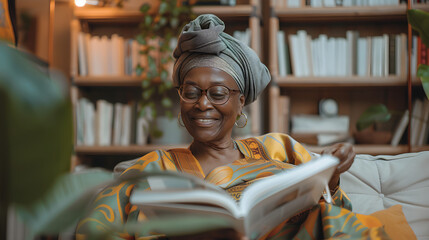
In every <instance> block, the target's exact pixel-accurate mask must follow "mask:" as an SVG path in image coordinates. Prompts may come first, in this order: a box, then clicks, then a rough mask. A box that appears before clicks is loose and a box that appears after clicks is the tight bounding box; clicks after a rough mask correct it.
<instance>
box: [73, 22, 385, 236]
mask: <svg viewBox="0 0 429 240" xmlns="http://www.w3.org/2000/svg"><path fill="white" fill-rule="evenodd" d="M224 28H225V26H224V24H223V22H222V21H221V20H220V19H219V18H217V17H216V16H214V15H209V14H208V15H201V16H199V17H198V18H197V19H195V20H194V21H192V22H190V23H189V24H188V25H186V26H185V27H184V29H183V31H182V33H181V35H180V37H179V39H178V45H177V48H176V49H175V51H174V57H175V58H176V62H175V66H174V71H173V80H174V83H175V85H176V87H177V88H178V89H179V91H178V92H179V95H180V98H181V100H180V110H181V112H180V114H179V120H180V118H182V119H183V123H184V125H185V127H186V129H187V130H188V132H189V133H190V134H191V135H192V137H193V142H192V143H191V145H190V146H189V147H188V148H183V149H171V150H169V151H163V150H157V151H154V152H152V153H149V154H147V155H145V156H143V157H141V158H140V159H138V160H135V161H133V162H131V163H127V164H131V166H130V167H128V168H127V169H125V170H124V171H123V172H122V176H138V175H139V174H141V173H142V172H145V171H165V170H169V171H180V172H185V173H188V174H192V175H194V176H197V177H200V178H202V179H204V180H205V181H207V182H209V183H212V184H215V185H218V186H219V187H221V188H223V189H225V191H227V192H228V193H229V194H230V195H231V196H233V197H234V198H235V199H236V200H239V199H240V196H241V193H242V192H243V190H244V189H245V188H246V187H247V186H249V185H250V184H251V183H253V182H255V181H258V180H260V179H261V178H264V177H267V176H270V175H274V174H276V173H280V172H282V171H285V170H286V169H290V168H293V167H295V166H296V165H300V164H302V163H305V162H308V161H311V160H312V159H313V157H315V156H316V155H315V154H313V153H311V152H308V151H307V150H306V149H305V148H304V147H303V146H302V145H301V144H299V143H298V142H296V141H295V140H294V139H292V138H290V137H289V136H288V135H285V134H279V133H271V134H266V135H264V136H259V137H251V138H247V139H240V140H234V139H232V136H231V134H232V129H233V128H234V125H236V122H237V120H239V119H241V118H246V117H245V115H244V114H242V110H243V107H244V106H245V105H247V104H249V103H251V102H253V101H255V99H256V98H257V97H258V95H259V94H260V93H261V92H262V91H263V89H264V88H265V87H266V86H267V85H268V83H269V82H270V73H269V71H268V70H267V68H266V67H265V65H264V64H262V63H261V61H260V60H259V58H258V56H257V55H256V54H255V52H254V51H253V50H252V49H250V48H249V47H247V46H246V45H245V44H243V43H241V42H239V41H238V40H236V39H234V38H232V37H231V36H230V35H228V34H226V33H224V32H223V30H224ZM324 153H325V154H331V155H334V156H336V157H337V158H338V159H339V160H340V164H339V165H338V167H337V169H336V171H335V173H334V175H333V176H332V178H331V180H330V182H329V187H330V188H331V189H332V191H331V194H332V195H333V204H327V203H325V202H323V201H320V202H319V204H318V205H316V206H314V207H313V208H312V209H307V210H306V211H304V212H301V213H299V214H298V215H296V216H294V217H292V218H290V219H284V222H283V223H282V224H280V225H278V226H269V227H271V228H272V229H273V230H272V231H271V232H270V233H269V234H267V235H266V236H259V237H258V239H292V238H299V239H325V238H333V237H335V238H336V239H337V238H338V239H340V238H346V239H356V238H371V239H388V237H387V235H385V233H384V231H383V228H382V227H381V224H380V222H378V220H377V219H375V218H372V217H369V216H363V215H356V214H354V213H352V212H351V211H350V210H351V206H350V202H349V200H348V198H347V196H345V194H344V192H343V191H342V190H341V189H340V188H339V187H338V182H339V176H340V174H341V173H343V172H344V171H346V170H347V169H349V168H350V166H351V165H352V163H353V161H354V157H355V153H354V151H353V148H352V146H351V145H350V144H337V145H334V146H331V147H328V148H327V149H325V151H324ZM137 189H145V190H150V188H149V186H148V183H147V182H145V181H142V182H139V183H138V184H136V185H131V184H130V183H127V182H124V183H123V184H121V185H118V186H113V187H109V188H108V189H106V190H104V191H103V192H102V193H101V194H100V195H99V197H98V198H97V199H96V201H95V202H94V208H93V211H92V212H91V213H90V215H89V216H88V217H87V218H86V219H83V220H82V221H81V223H80V224H79V226H78V228H77V233H78V235H77V236H78V237H85V236H86V234H88V233H91V232H93V231H100V229H105V230H108V229H109V228H110V226H112V225H115V224H122V223H126V222H135V221H141V220H144V219H146V216H144V214H143V213H142V212H141V211H140V210H139V208H138V207H137V206H134V205H132V204H131V203H130V202H129V197H130V195H132V194H133V193H132V192H133V190H137ZM106 209H108V212H109V216H107V215H106ZM142 224H144V223H142ZM195 233H196V235H193V236H185V237H184V238H183V239H235V238H240V236H238V235H237V234H231V231H224V230H223V231H222V230H219V231H215V233H213V232H202V233H201V232H198V230H196V231H195ZM115 236H116V237H120V238H124V239H132V238H135V239H139V238H140V237H153V238H156V237H160V236H162V233H161V234H160V235H157V236H147V235H142V234H140V233H138V232H137V233H136V232H134V233H130V232H115ZM167 237H169V238H171V237H172V236H167ZM145 239H146V238H145ZM151 239H152V238H151Z"/></svg>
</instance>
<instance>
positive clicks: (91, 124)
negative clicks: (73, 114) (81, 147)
mask: <svg viewBox="0 0 429 240" xmlns="http://www.w3.org/2000/svg"><path fill="white" fill-rule="evenodd" d="M84 135H85V137H84V139H85V140H84V143H85V145H87V146H93V145H95V106H94V104H93V103H92V102H90V101H87V102H86V103H85V133H84Z"/></svg>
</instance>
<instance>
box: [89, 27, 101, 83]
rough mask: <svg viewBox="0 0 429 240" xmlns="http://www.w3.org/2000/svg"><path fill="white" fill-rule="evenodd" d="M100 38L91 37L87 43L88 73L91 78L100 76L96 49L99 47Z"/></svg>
mask: <svg viewBox="0 0 429 240" xmlns="http://www.w3.org/2000/svg"><path fill="white" fill-rule="evenodd" d="M100 42H101V40H100V37H98V36H91V37H90V39H89V43H88V67H89V68H88V70H89V71H88V73H89V75H91V76H97V75H101V71H102V68H101V67H100V62H98V58H99V56H98V55H97V54H98V50H97V48H98V47H99V46H100Z"/></svg>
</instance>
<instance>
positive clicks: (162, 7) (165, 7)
mask: <svg viewBox="0 0 429 240" xmlns="http://www.w3.org/2000/svg"><path fill="white" fill-rule="evenodd" d="M167 10H168V4H167V3H166V2H162V3H161V4H159V10H158V11H159V14H164V13H165V12H167Z"/></svg>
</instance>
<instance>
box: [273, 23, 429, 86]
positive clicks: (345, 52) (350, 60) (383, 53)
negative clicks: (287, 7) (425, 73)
mask: <svg viewBox="0 0 429 240" xmlns="http://www.w3.org/2000/svg"><path fill="white" fill-rule="evenodd" d="M283 34H284V31H283V30H280V31H278V33H277V42H278V67H279V75H280V76H286V75H287V74H288V73H287V71H288V70H287V66H288V64H287V63H286V62H285V61H288V60H289V61H290V65H291V66H292V67H291V68H292V72H293V74H294V76H296V77H306V76H318V77H319V76H320V77H323V76H356V75H357V76H362V77H364V76H368V77H371V76H372V77H384V76H389V75H396V76H400V77H404V76H405V74H406V72H407V57H406V56H407V36H406V34H405V33H401V34H390V35H389V34H383V35H380V36H367V37H359V35H360V33H359V32H358V31H352V30H347V31H346V32H345V35H346V36H345V37H328V36H327V35H325V34H320V35H319V36H318V37H316V38H312V37H311V36H310V35H308V34H307V32H306V31H305V30H298V31H297V33H296V34H289V35H288V36H285V37H283ZM283 39H287V40H288V41H287V42H288V43H286V40H283ZM413 46H421V45H419V44H418V43H417V37H416V36H414V37H413ZM288 47H289V48H288ZM420 49H421V48H420ZM418 52H420V53H421V51H418V50H417V47H413V48H412V58H411V59H412V60H411V61H412V62H411V66H412V75H413V76H414V77H415V75H416V69H417V66H418V63H419V62H418V61H417V59H418V58H419V57H418V56H417V53H418ZM425 53H427V51H425ZM285 54H286V56H284V55H285ZM424 56H427V54H424ZM419 59H421V57H420V58H419ZM426 59H427V57H426ZM331 63H335V64H331ZM285 72H286V73H285Z"/></svg>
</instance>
